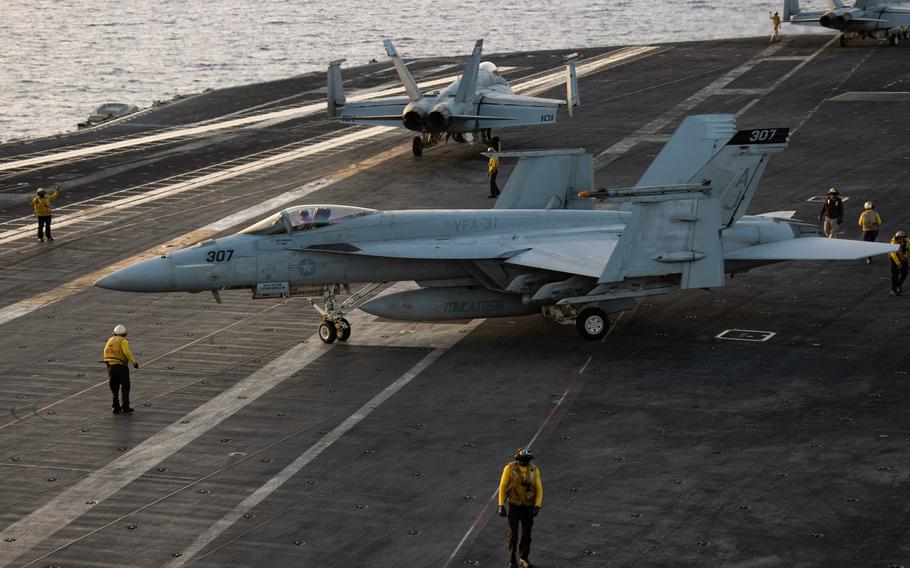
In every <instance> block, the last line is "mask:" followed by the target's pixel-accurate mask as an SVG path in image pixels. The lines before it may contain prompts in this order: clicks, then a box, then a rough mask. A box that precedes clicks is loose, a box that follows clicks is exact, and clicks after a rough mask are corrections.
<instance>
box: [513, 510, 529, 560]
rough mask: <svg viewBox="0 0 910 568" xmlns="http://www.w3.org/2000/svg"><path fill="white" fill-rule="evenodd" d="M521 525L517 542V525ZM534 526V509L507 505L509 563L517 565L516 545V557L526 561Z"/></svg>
mask: <svg viewBox="0 0 910 568" xmlns="http://www.w3.org/2000/svg"><path fill="white" fill-rule="evenodd" d="M519 523H521V540H520V541H519V540H518V524H519ZM533 526H534V507H530V506H524V505H513V504H511V503H509V563H510V564H511V565H513V566H515V565H517V561H516V559H515V545H516V544H517V545H518V557H519V558H524V559H525V560H527V559H528V555H529V554H530V553H531V528H532V527H533Z"/></svg>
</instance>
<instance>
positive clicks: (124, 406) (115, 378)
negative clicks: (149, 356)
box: [104, 323, 139, 414]
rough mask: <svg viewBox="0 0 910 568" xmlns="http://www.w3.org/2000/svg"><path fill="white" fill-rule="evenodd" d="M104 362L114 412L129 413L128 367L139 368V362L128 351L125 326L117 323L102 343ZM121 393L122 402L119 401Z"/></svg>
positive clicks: (130, 409)
mask: <svg viewBox="0 0 910 568" xmlns="http://www.w3.org/2000/svg"><path fill="white" fill-rule="evenodd" d="M104 362H105V363H107V376H108V378H109V379H110V386H111V396H112V399H113V402H112V406H113V407H114V414H120V413H121V412H122V413H124V414H129V413H130V412H132V411H133V409H132V408H130V368H129V364H130V363H132V364H133V368H134V369H138V368H139V363H137V362H136V358H135V357H133V354H132V353H131V352H130V343H129V341H127V340H126V326H125V325H123V324H119V323H118V324H117V325H116V326H114V333H113V335H111V337H110V339H108V340H107V343H105V344H104ZM121 393H122V399H123V402H122V403H121V401H120V398H121V397H120V396H118V395H120V394H121Z"/></svg>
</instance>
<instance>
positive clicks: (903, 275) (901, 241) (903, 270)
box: [888, 231, 910, 296]
mask: <svg viewBox="0 0 910 568" xmlns="http://www.w3.org/2000/svg"><path fill="white" fill-rule="evenodd" d="M891 244H892V245H897V246H899V247H900V248H899V249H897V250H896V251H894V252H892V253H891V254H890V255H888V258H889V259H890V260H891V295H892V296H900V295H901V294H903V293H904V291H903V289H902V287H903V285H904V280H906V279H907V269H908V265H907V259H910V247H908V246H907V233H905V232H903V231H898V232H896V233H894V237H893V238H892V239H891Z"/></svg>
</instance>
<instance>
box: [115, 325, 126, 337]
mask: <svg viewBox="0 0 910 568" xmlns="http://www.w3.org/2000/svg"><path fill="white" fill-rule="evenodd" d="M114 335H126V326H125V325H123V324H122V323H118V324H117V325H115V326H114Z"/></svg>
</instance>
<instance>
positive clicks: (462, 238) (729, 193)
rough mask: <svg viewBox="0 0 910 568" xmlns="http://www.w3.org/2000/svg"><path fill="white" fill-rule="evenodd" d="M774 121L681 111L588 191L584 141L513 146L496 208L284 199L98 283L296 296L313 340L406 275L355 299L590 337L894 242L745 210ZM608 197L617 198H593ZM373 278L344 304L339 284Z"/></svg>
mask: <svg viewBox="0 0 910 568" xmlns="http://www.w3.org/2000/svg"><path fill="white" fill-rule="evenodd" d="M788 132H789V131H788V129H787V128H760V129H750V130H742V131H739V132H736V127H735V122H734V117H733V116H730V115H705V116H694V117H688V118H687V119H686V120H685V121H684V122H683V123H682V125H681V126H680V127H679V128H678V129H677V131H676V133H675V134H674V135H673V136H672V137H671V139H670V140H669V142H668V143H667V144H666V145H665V147H664V148H663V150H662V151H661V152H660V154H659V155H658V156H657V157H656V158H655V160H654V161H653V162H652V164H651V165H650V167H649V168H648V169H647V171H645V173H644V175H643V176H642V177H641V179H640V180H639V181H638V183H637V184H636V185H635V186H634V187H631V188H619V189H604V190H599V191H590V190H591V188H592V187H593V183H594V182H593V167H592V163H593V161H592V157H591V155H590V154H587V153H585V152H584V151H583V150H580V149H576V150H550V151H537V152H513V153H508V152H503V153H499V155H500V156H502V157H509V156H513V157H518V158H519V162H518V164H517V165H516V166H515V169H514V171H513V173H512V175H511V176H510V177H509V180H508V183H507V184H506V186H505V189H504V191H503V194H502V196H501V197H500V199H499V200H498V201H497V202H496V206H495V208H494V209H483V210H455V211H450V210H437V211H433V210H427V211H378V210H375V209H364V208H362V207H350V206H342V205H300V206H295V207H290V208H288V209H285V210H283V211H280V212H278V213H275V214H274V215H272V216H271V217H268V218H266V219H264V220H262V221H261V222H259V223H256V224H255V225H253V226H251V227H249V228H247V229H245V230H243V231H241V232H240V233H238V234H235V235H231V236H227V237H223V238H219V239H214V240H209V241H206V242H202V243H200V244H198V245H196V246H193V247H190V248H187V249H183V250H180V251H176V252H171V253H168V254H166V255H163V256H161V257H159V258H154V259H149V260H145V261H142V262H139V263H137V264H134V265H132V266H128V267H126V268H123V269H121V270H118V271H116V272H114V273H112V274H110V275H108V276H106V277H104V278H102V279H101V280H99V281H98V282H96V285H97V286H100V287H102V288H109V289H112V290H124V291H132V292H174V291H188V292H199V291H212V292H213V293H215V295H216V300H220V298H219V296H218V291H219V290H223V289H235V288H245V289H251V290H252V293H253V297H254V298H268V297H286V296H293V295H308V296H311V297H312V296H317V297H322V299H323V304H322V306H317V305H316V304H315V303H314V306H315V307H316V308H317V310H318V311H319V312H320V313H322V315H323V316H324V321H323V322H322V324H321V325H320V326H319V336H320V338H321V339H322V340H323V341H325V342H327V343H330V342H333V341H335V340H336V338H337V339H339V340H342V341H344V340H347V339H348V338H349V337H350V334H351V327H350V324H349V323H348V321H347V320H346V319H345V318H344V314H345V312H346V311H347V310H349V309H351V308H353V307H354V306H355V305H356V303H357V302H359V301H361V300H362V299H364V298H365V297H366V296H367V295H368V294H369V293H371V292H372V291H373V290H375V289H376V288H378V287H379V286H380V285H381V284H382V283H389V282H399V281H415V282H416V283H417V284H418V285H419V286H420V288H418V289H413V290H408V291H404V292H398V293H391V294H386V295H379V296H378V297H376V298H375V299H372V300H371V301H369V302H367V303H365V304H363V305H362V306H360V308H361V309H363V310H364V311H367V312H369V313H371V314H375V315H378V316H382V317H387V318H394V319H400V320H414V321H419V320H445V319H465V318H489V317H504V316H509V317H511V316H520V315H529V314H534V313H541V314H542V315H543V316H544V317H547V318H551V319H554V320H556V321H559V322H561V323H573V322H574V323H575V325H576V327H577V329H578V331H579V332H580V333H581V335H582V336H583V337H585V338H588V339H597V338H600V337H603V336H604V334H605V333H606V332H607V330H608V326H609V320H608V314H613V313H617V312H622V311H625V310H629V309H631V308H633V307H634V306H635V302H636V300H637V299H638V298H641V297H645V296H651V295H655V294H666V293H669V292H672V291H673V290H676V289H690V288H714V287H721V286H723V285H724V280H725V278H724V276H725V274H734V273H738V272H744V271H746V270H750V269H752V268H755V267H757V266H762V265H766V264H771V263H775V262H780V261H784V260H851V259H861V258H866V257H869V256H874V255H879V254H885V253H888V252H891V251H893V250H896V247H895V246H893V245H888V244H884V243H869V242H861V241H850V240H842V239H826V238H822V237H820V236H819V234H820V232H819V229H818V227H816V226H814V225H810V224H806V223H802V222H798V221H793V220H791V219H789V217H790V215H791V214H792V212H790V213H787V212H784V213H780V212H778V213H769V214H765V215H751V216H747V215H744V213H745V211H746V209H747V208H748V207H749V203H750V202H751V200H752V196H753V194H754V192H755V189H756V187H757V185H758V182H759V179H760V178H761V176H762V173H763V172H764V169H765V167H766V165H767V163H768V159H769V157H770V155H771V154H774V153H776V152H780V151H782V150H783V149H784V147H785V144H786V142H787V139H788ZM598 201H613V202H618V203H619V204H620V208H619V209H618V210H606V209H596V208H595V207H594V205H595V202H598ZM355 282H360V283H364V282H372V283H374V284H371V285H369V286H367V287H365V288H364V289H363V290H361V291H360V292H358V293H355V294H353V295H351V296H350V297H349V298H348V299H347V300H345V301H344V302H340V301H338V300H336V294H337V293H338V292H339V291H340V289H341V288H342V287H346V286H348V285H349V284H351V283H355Z"/></svg>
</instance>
